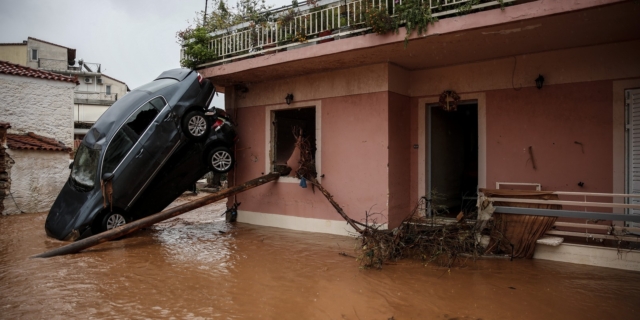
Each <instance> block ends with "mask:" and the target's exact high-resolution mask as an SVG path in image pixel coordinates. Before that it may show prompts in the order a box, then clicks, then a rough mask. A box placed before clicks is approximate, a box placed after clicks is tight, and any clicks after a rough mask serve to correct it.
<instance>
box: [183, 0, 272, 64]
mask: <svg viewBox="0 0 640 320" xmlns="http://www.w3.org/2000/svg"><path fill="white" fill-rule="evenodd" d="M210 1H211V2H213V5H212V7H213V8H215V9H214V10H212V11H211V13H208V14H207V15H206V17H205V15H204V13H203V12H200V13H198V14H197V16H196V18H195V19H194V21H193V24H194V25H195V27H192V26H189V27H187V28H186V29H184V30H180V31H178V32H176V38H177V39H178V43H179V44H180V45H181V46H182V48H183V50H184V55H185V58H184V59H182V60H181V61H180V64H181V65H182V66H183V67H188V68H195V67H196V66H198V65H199V64H202V63H204V62H208V61H212V60H215V59H217V58H218V57H217V55H216V53H215V52H216V50H215V49H216V47H215V43H213V44H211V40H212V36H211V34H212V33H215V34H217V35H221V34H228V33H229V32H230V28H231V27H232V26H235V25H238V24H241V23H244V22H251V30H252V34H251V38H252V41H254V42H255V41H256V40H257V33H256V32H255V28H256V26H257V25H266V23H267V22H268V21H270V20H271V19H272V17H271V14H272V13H271V12H270V11H269V9H271V7H270V6H266V5H265V2H264V0H239V1H238V3H237V5H236V7H232V8H229V7H228V6H227V3H226V2H225V0H210ZM200 17H203V19H201V18H200ZM228 45H229V44H228ZM230 45H232V46H233V44H230Z"/></svg>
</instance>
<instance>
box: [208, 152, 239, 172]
mask: <svg viewBox="0 0 640 320" xmlns="http://www.w3.org/2000/svg"><path fill="white" fill-rule="evenodd" d="M207 163H208V164H209V167H210V168H211V170H213V172H217V173H226V172H229V170H231V168H233V165H234V159H233V154H232V153H231V150H229V148H227V147H217V148H214V149H213V150H211V152H209V156H208V157H207Z"/></svg>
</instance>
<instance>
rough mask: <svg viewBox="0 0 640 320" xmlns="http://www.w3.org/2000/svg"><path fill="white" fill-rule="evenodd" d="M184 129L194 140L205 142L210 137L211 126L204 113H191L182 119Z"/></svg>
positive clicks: (196, 111)
mask: <svg viewBox="0 0 640 320" xmlns="http://www.w3.org/2000/svg"><path fill="white" fill-rule="evenodd" d="M182 129H183V130H184V133H185V134H186V135H187V137H189V139H192V140H203V139H205V138H206V137H208V136H209V130H211V124H210V123H209V120H207V117H205V115H204V112H202V111H198V110H195V111H191V112H189V113H187V114H186V115H185V116H184V118H183V119H182Z"/></svg>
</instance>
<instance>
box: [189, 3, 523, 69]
mask: <svg viewBox="0 0 640 320" xmlns="http://www.w3.org/2000/svg"><path fill="white" fill-rule="evenodd" d="M404 1H405V2H406V1H407V0H404ZM422 1H423V3H424V2H428V3H426V4H425V5H426V7H425V8H427V10H428V12H429V14H430V17H431V19H433V20H432V21H435V20H436V19H443V18H446V17H450V16H455V15H462V14H467V13H470V12H477V11H481V10H490V9H496V8H499V7H501V6H504V5H505V4H511V3H513V2H516V1H518V2H528V1H521V0H502V1H500V0H422ZM308 3H309V2H307V4H304V5H301V6H300V7H298V8H293V7H291V6H289V7H283V8H280V9H276V10H272V11H271V13H272V14H273V16H275V17H276V19H272V21H268V22H265V23H261V24H256V23H254V22H245V23H243V24H240V25H236V26H234V27H232V28H230V29H229V30H225V31H218V32H214V33H211V34H210V36H211V37H212V38H211V40H210V42H209V43H208V47H209V50H211V51H213V53H214V55H215V58H214V59H213V60H211V61H206V62H204V63H202V64H199V65H198V68H202V67H210V66H215V65H220V64H225V63H228V62H231V61H234V60H242V59H246V58H251V57H254V56H260V55H264V54H268V53H275V52H281V51H287V50H292V49H297V48H302V47H306V46H309V45H313V44H316V43H323V42H328V41H333V40H337V39H342V38H348V37H353V36H359V35H363V34H366V33H371V32H376V30H375V27H374V28H372V27H371V26H370V24H371V23H367V21H366V10H367V8H374V9H377V10H378V11H380V12H387V13H388V14H389V16H390V17H392V18H394V19H395V18H397V16H398V10H399V9H400V8H401V7H402V4H403V0H351V1H349V0H342V1H335V0H325V1H318V2H316V3H315V5H309V4H308ZM399 25H400V26H403V25H404V21H401V22H400V23H399ZM391 32H392V31H391ZM180 59H181V60H183V59H190V57H189V56H187V55H185V52H184V49H182V50H181V52H180Z"/></svg>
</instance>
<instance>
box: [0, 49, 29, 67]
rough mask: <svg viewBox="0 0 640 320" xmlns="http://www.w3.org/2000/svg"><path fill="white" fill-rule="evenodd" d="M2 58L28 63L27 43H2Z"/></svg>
mask: <svg viewBox="0 0 640 320" xmlns="http://www.w3.org/2000/svg"><path fill="white" fill-rule="evenodd" d="M0 60H2V61H9V62H11V63H16V64H19V65H22V66H26V65H27V45H24V44H22V45H0Z"/></svg>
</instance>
